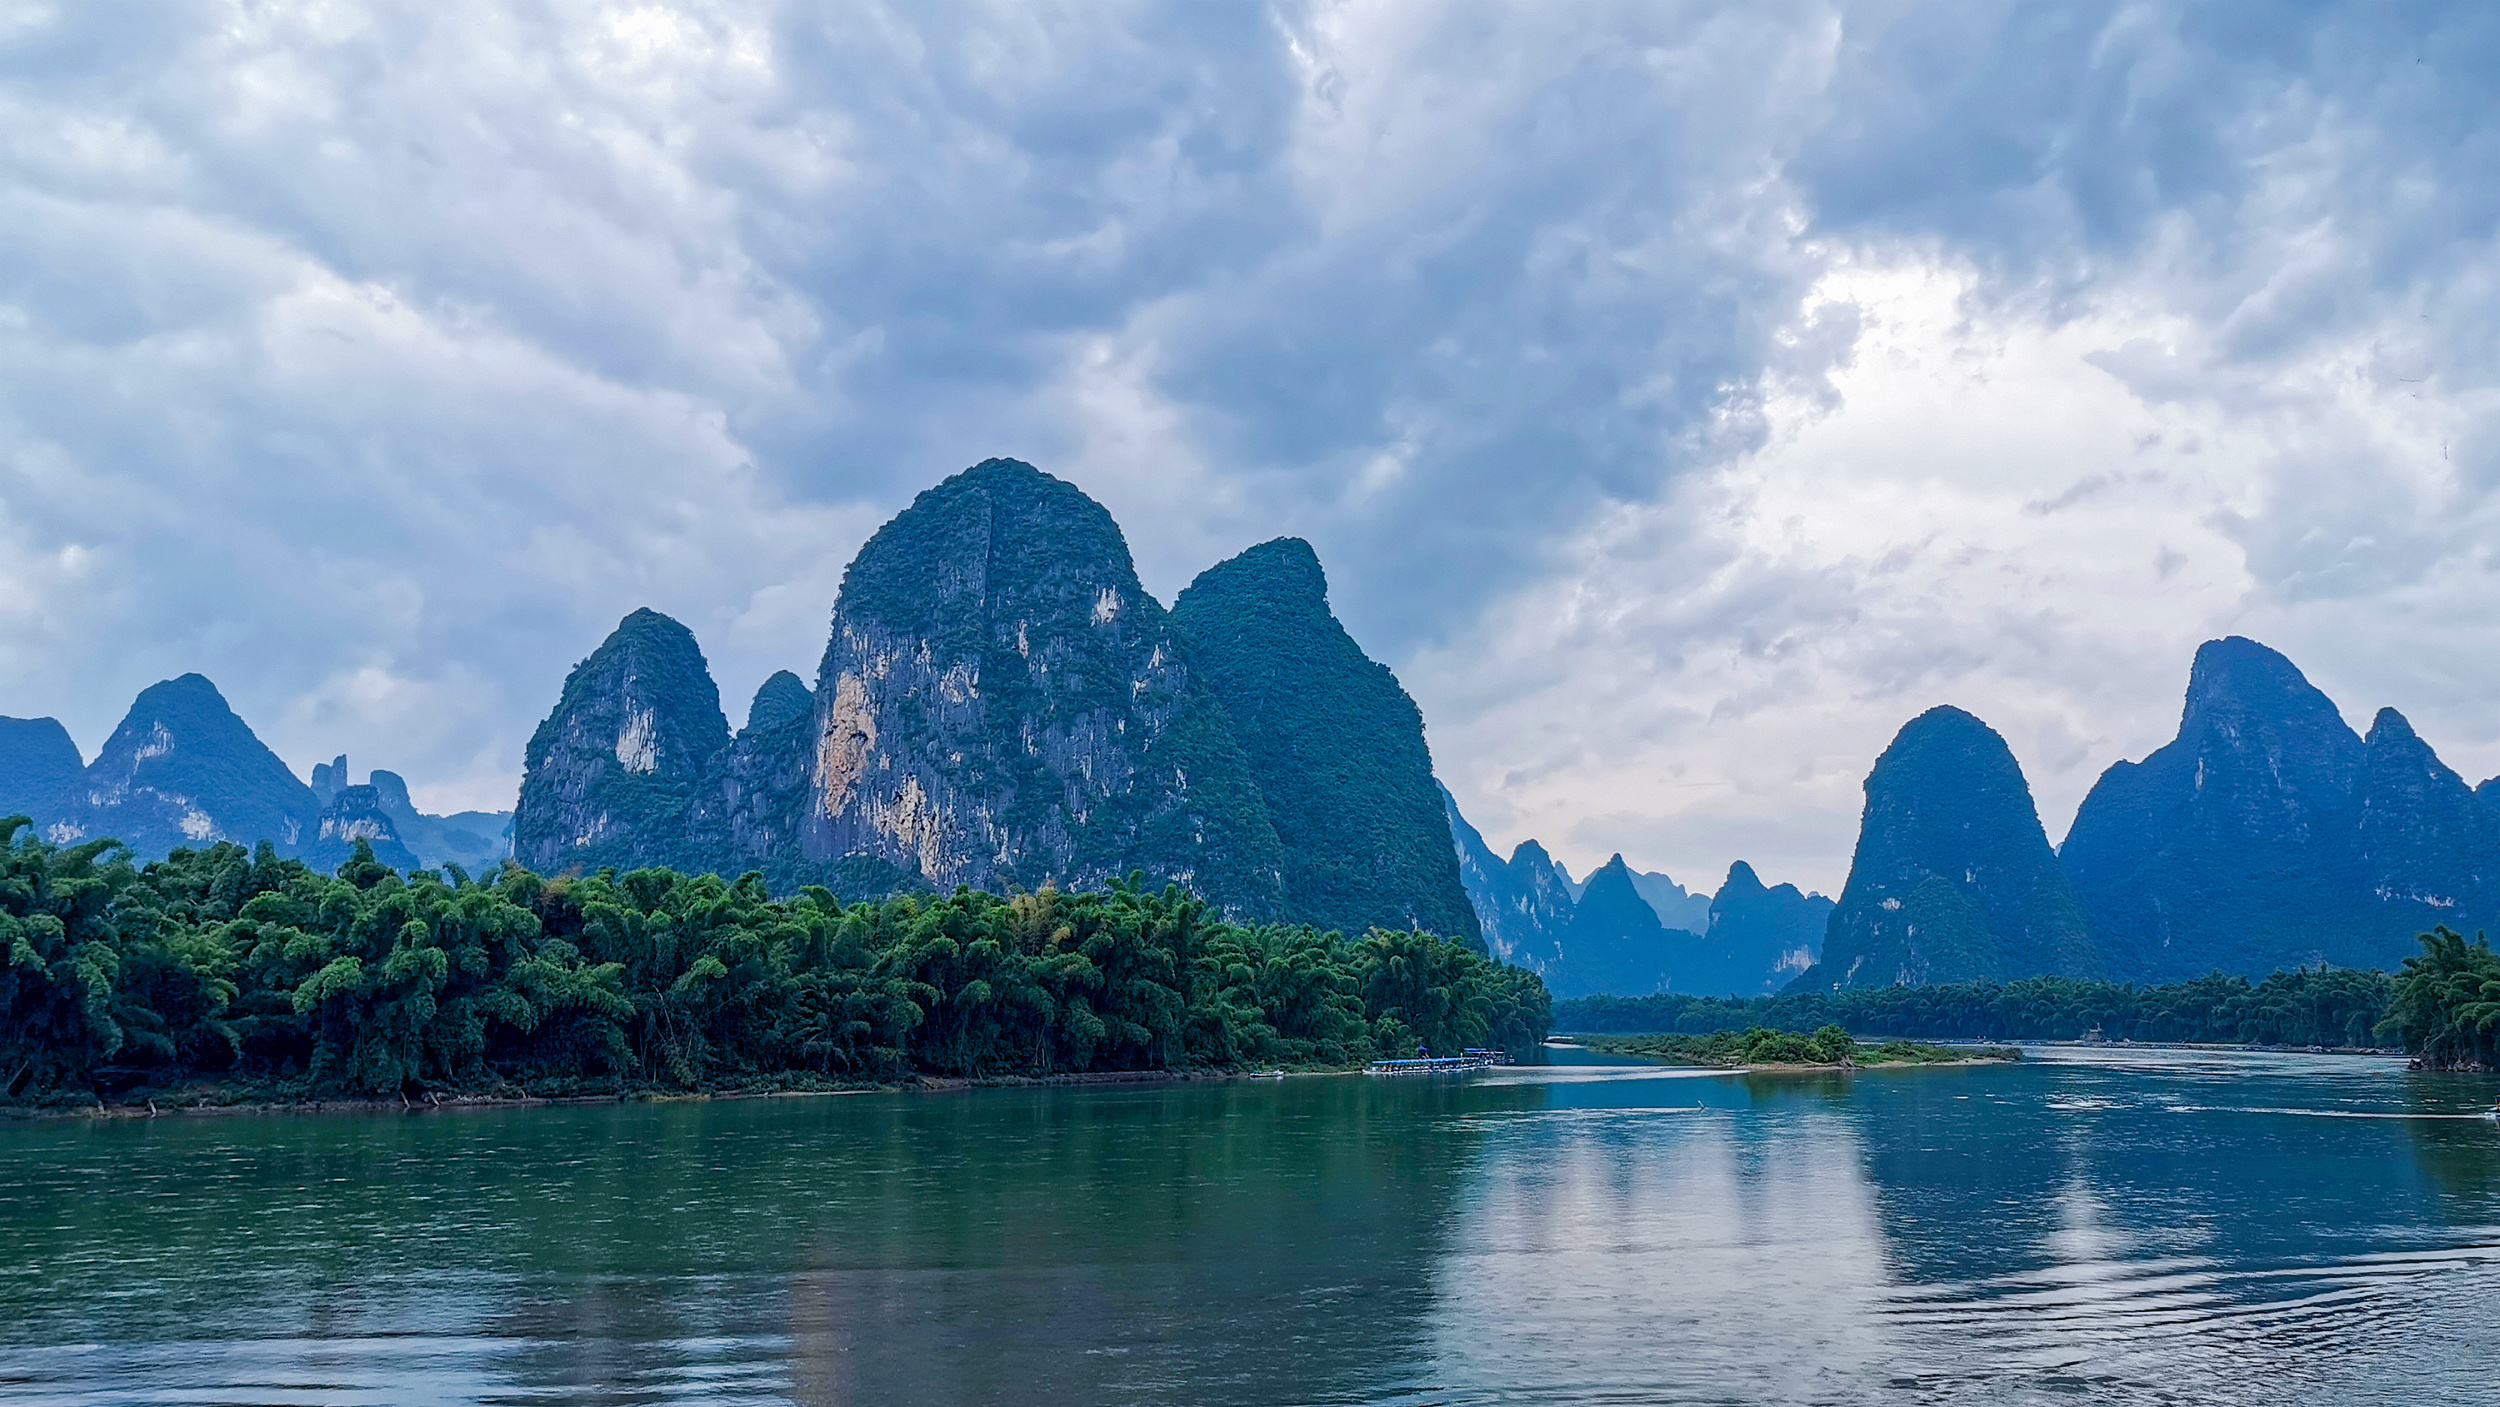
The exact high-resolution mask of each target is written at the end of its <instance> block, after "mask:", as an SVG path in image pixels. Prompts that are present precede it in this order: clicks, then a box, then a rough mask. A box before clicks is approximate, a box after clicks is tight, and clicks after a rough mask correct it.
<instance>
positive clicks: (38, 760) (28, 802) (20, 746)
mask: <svg viewBox="0 0 2500 1407" xmlns="http://www.w3.org/2000/svg"><path fill="white" fill-rule="evenodd" d="M85 768H86V763H85V762H84V761H83V760H82V759H81V758H80V757H79V756H78V744H76V743H75V742H72V741H71V740H70V736H69V730H68V729H67V728H64V727H62V726H61V720H59V719H57V718H0V816H27V817H31V818H33V820H34V822H35V824H36V826H37V827H38V828H41V827H43V826H45V825H49V824H51V823H52V822H54V821H57V820H59V819H60V817H61V814H62V812H63V810H64V809H66V808H67V807H68V805H69V802H70V796H71V793H73V792H74V791H75V790H76V789H77V787H78V774H79V773H80V772H82V771H84V770H85Z"/></svg>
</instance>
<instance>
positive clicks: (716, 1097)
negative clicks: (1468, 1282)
mask: <svg viewBox="0 0 2500 1407" xmlns="http://www.w3.org/2000/svg"><path fill="white" fill-rule="evenodd" d="M1358 1072H1359V1067H1352V1066H1349V1067H1344V1068H1337V1067H1329V1068H1314V1069H1294V1070H1286V1071H1282V1072H1278V1071H1274V1070H1251V1069H1246V1068H1245V1069H1240V1070H1230V1069H1226V1070H1079V1071H1064V1072H1061V1073H1057V1074H1049V1075H1009V1074H1001V1075H916V1076H913V1077H911V1078H908V1079H904V1080H899V1081H884V1082H876V1081H850V1082H844V1081H830V1080H828V1081H811V1082H806V1083H757V1084H754V1085H743V1086H724V1087H721V1088H717V1089H693V1090H689V1089H674V1088H666V1087H659V1086H653V1087H647V1088H645V1087H637V1088H629V1089H618V1090H608V1091H600V1092H597V1093H580V1094H532V1093H530V1092H528V1091H526V1090H513V1089H507V1090H488V1091H477V1090H469V1091H442V1090H429V1091H426V1092H424V1093H422V1094H417V1095H414V1096H395V1097H390V1098H373V1097H365V1096H321V1095H311V1094H287V1093H275V1092H272V1091H269V1090H267V1089H265V1088H253V1087H249V1086H231V1085H194V1086H186V1087H183V1088H181V1089H179V1090H164V1091H152V1092H149V1093H148V1094H146V1095H144V1096H143V1097H139V1098H135V1099H134V1098H127V1097H124V1098H116V1099H112V1100H104V1099H98V1100H95V1101H93V1102H89V1103H80V1104H70V1103H61V1104H53V1105H25V1104H17V1105H0V1123H6V1122H19V1123H27V1122H36V1121H42V1120H54V1119H156V1118H174V1117H193V1118H196V1117H215V1116H218V1115H228V1114H427V1113H450V1112H455V1111H458V1110H464V1109H532V1108H567V1107H579V1106H585V1105H599V1104H666V1103H706V1102H730V1101H736V1100H752V1099H821V1098H832V1097H835V1096H841V1095H855V1094H903V1093H910V1092H914V1091H919V1092H928V1093H941V1092H946V1091H952V1090H966V1089H1014V1088H1049V1087H1073V1088H1110V1087H1118V1086H1124V1085H1169V1084H1190V1083H1207V1082H1218V1081H1224V1080H1249V1079H1274V1078H1276V1077H1277V1075H1278V1074H1279V1073H1282V1074H1287V1075H1345V1074H1354V1073H1358Z"/></svg>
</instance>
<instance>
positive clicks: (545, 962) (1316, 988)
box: [0, 818, 1551, 1106]
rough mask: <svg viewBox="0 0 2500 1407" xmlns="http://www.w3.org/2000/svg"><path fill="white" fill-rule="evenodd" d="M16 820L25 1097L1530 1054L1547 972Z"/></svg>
mask: <svg viewBox="0 0 2500 1407" xmlns="http://www.w3.org/2000/svg"><path fill="white" fill-rule="evenodd" d="M28 829H29V828H28V826H27V825H26V823H25V821H24V820H23V818H14V819H8V820H0V956H5V962H0V1102H7V1103H13V1104H19V1105H34V1106H43V1105H80V1104H93V1103H96V1102H98V1101H99V1100H103V1099H109V1100H115V1101H120V1102H139V1101H144V1100H147V1099H173V1100H176V1101H180V1100H182V1099H185V1098H190V1099H208V1100H219V1101H223V1100H234V1099H247V1100H255V1101H272V1102H279V1101H293V1100H298V1099H306V1098H319V1097H367V1098H372V1097H382V1098H397V1097H403V1096H410V1097H413V1096H418V1095H424V1094H436V1095H440V1094H444V1093H469V1094H481V1093H483V1094H512V1095H521V1094H528V1095H540V1096H562V1095H589V1094H605V1093H622V1092H631V1091H636V1090H648V1091H667V1090H688V1091H692V1090H707V1089H755V1088H767V1087H776V1086H782V1087H786V1086H808V1085H816V1086H829V1085H834V1084H841V1083H891V1082H895V1081H899V1080H904V1079H910V1078H915V1077H919V1076H943V1077H958V1078H981V1077H994V1076H1055V1075H1064V1074H1077V1073H1085V1072H1095V1071H1156V1070H1172V1071H1180V1070H1207V1069H1227V1068H1248V1067H1347V1066H1357V1065H1361V1064H1362V1063H1364V1062H1366V1061H1369V1060H1371V1059H1374V1058H1377V1057H1379V1056H1383V1055H1411V1054H1413V1053H1414V1051H1415V1048H1416V1047H1417V1046H1418V1045H1423V1046H1428V1047H1430V1048H1431V1049H1433V1050H1436V1051H1456V1050H1459V1049H1463V1048H1465V1047H1469V1046H1496V1047H1501V1048H1504V1049H1507V1050H1510V1051H1512V1052H1513V1053H1514V1054H1515V1055H1519V1056H1525V1055H1527V1054H1528V1053H1529V1052H1531V1051H1533V1050H1534V1049H1535V1048H1536V1047H1537V1045H1538V1044H1539V1043H1540V1042H1541V1041H1542V1040H1543V1039H1544V1037H1545V1035H1546V1032H1547V1030H1548V1028H1549V1024H1550V1020H1551V1001H1550V998H1549V997H1548V996H1547V994H1546V991H1545V988H1544V985H1543V983H1542V982H1541V981H1539V980H1538V978H1537V977H1536V976H1535V975H1534V974H1533V973H1530V972H1527V971H1525V970H1523V969H1520V968H1516V967H1510V966H1506V965H1503V964H1499V963H1496V962H1493V961H1490V960H1488V959H1486V958H1484V957H1481V956H1479V955H1477V954H1475V953H1473V952H1471V951H1469V950H1468V949H1467V948H1465V947H1464V946H1462V945H1460V944H1458V943H1455V942H1450V941H1447V940H1444V939H1442V938H1439V937H1436V936H1434V935H1431V934H1427V933H1421V932H1385V931H1379V930H1374V931H1372V932H1370V933H1367V934H1364V935H1361V936H1357V937H1352V938H1349V937H1345V936H1343V935H1340V934H1337V933H1334V932H1325V931H1321V930H1318V929H1314V928H1311V927H1309V926H1306V925H1281V924H1236V923H1229V922H1224V921H1222V920H1221V919H1219V918H1218V917H1216V916H1215V915H1214V914H1212V913H1211V911H1210V910H1209V909H1208V907H1207V905H1206V904H1205V903H1203V902H1202V901H1200V900H1199V899H1197V898H1195V897H1193V896H1192V895H1190V894H1188V893H1186V892H1184V891H1182V890H1180V889H1177V888H1167V889H1163V890H1159V891H1150V890H1148V889H1146V888H1144V887H1143V886H1142V885H1140V884H1137V883H1135V882H1133V881H1132V882H1127V883H1121V884H1115V885H1113V886H1111V887H1110V888H1108V889H1106V890H1104V891H1101V892H1093V893H1070V894H1062V893H1058V892H1055V891H1053V890H1050V889H1047V888H1045V889H1043V890H1041V891H1040V892H1038V893H1033V894H1017V895H1009V896H1000V895H993V894H984V893H979V892H975V891H971V890H958V891H957V892H955V893H954V894H951V895H942V896H937V895H919V896H909V895H907V896H902V897H897V898H890V899H882V900H875V901H867V902H859V903H851V904H844V903H842V902H840V901H839V900H837V899H836V898H835V897H834V896H833V895H832V894H831V893H829V892H827V891H825V890H822V889H815V888H810V889H803V890H801V891H800V892H798V893H797V894H796V895H794V896H792V897H790V898H788V899H783V900H776V899H774V898H772V897H770V896H769V895H768V894H767V892H766V890H765V886H764V883H763V881H762V880H761V879H760V878H759V877H757V876H753V875H749V876H747V877H745V878H742V879H737V880H725V879H722V878H720V877H718V876H714V875H709V874H704V875H688V874H682V873H678V872H676V871H672V870H665V869H643V870H634V871H629V872H626V873H622V874H619V873H615V872H613V871H600V872H598V873H595V874H591V875H586V876H576V877H557V878H550V877H547V876H542V875H538V874H533V873H530V872H529V871H527V870H524V869H521V868H520V867H518V866H517V865H507V866H506V867H504V868H503V869H502V870H501V871H500V872H498V873H495V874H492V875H486V876H481V877H471V876H469V875H467V874H465V873H463V872H462V871H461V870H460V869H459V868H458V867H457V866H445V867H443V868H442V869H440V870H424V869H419V870H413V871H409V872H406V873H402V872H400V871H397V870H394V869H392V868H391V867H389V866H387V865H383V864H381V863H379V862H377V861H375V860H374V859H373V858H372V855H371V853H370V851H369V850H366V849H364V848H363V847H361V846H359V848H358V849H357V851H356V852H355V854H354V855H352V856H351V858H350V859H349V860H348V861H347V862H346V863H345V864H344V865H342V866H340V867H339V869H338V871H337V872H336V873H335V874H323V873H320V872H318V871H316V870H314V869H312V868H311V867H309V866H307V865H305V864H304V863H302V862H301V861H297V860H291V859H284V858H280V857H279V856H277V855H276V854H275V853H274V852H273V851H272V850H271V849H270V847H268V846H266V845H264V846H261V847H259V849H258V850H257V851H246V850H244V849H243V848H241V847H240V846H236V845H231V844H219V845H215V846H211V847H208V848H206V849H202V850H178V851H176V852H174V853H173V854H172V855H171V856H170V857H169V858H167V859H165V860H162V861H158V862H155V863H152V864H149V865H147V866H145V867H139V866H135V865H133V864H131V863H129V861H128V859H127V857H126V853H125V852H123V851H121V850H119V849H118V848H117V847H115V846H114V845H112V844H111V843H110V842H104V841H97V842H90V843H86V844H82V845H77V846H72V847H58V846H54V845H50V844H47V843H46V842H44V841H43V840H41V839H40V838H37V837H35V836H33V835H31V834H29V833H27V832H28Z"/></svg>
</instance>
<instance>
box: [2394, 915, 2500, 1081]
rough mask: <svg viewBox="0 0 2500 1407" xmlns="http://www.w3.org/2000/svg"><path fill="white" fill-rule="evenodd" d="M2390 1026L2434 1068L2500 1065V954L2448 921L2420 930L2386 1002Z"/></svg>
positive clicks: (2411, 1050)
mask: <svg viewBox="0 0 2500 1407" xmlns="http://www.w3.org/2000/svg"><path fill="white" fill-rule="evenodd" d="M2384 1027H2385V1029H2386V1030H2387V1032H2388V1033H2389V1034H2391V1035H2393V1036H2395V1037H2397V1038H2398V1039H2399V1040H2402V1041H2403V1042H2404V1047H2405V1049H2406V1050H2407V1051H2409V1052H2411V1053H2412V1054H2414V1055H2417V1056H2420V1057H2421V1059H2422V1061H2423V1063H2424V1064H2427V1065H2429V1066H2431V1067H2433V1068H2434V1069H2483V1070H2489V1069H2493V1068H2500V956H2495V955H2494V954H2493V953H2492V951H2491V944H2490V943H2489V942H2488V941H2487V940H2485V939H2484V938H2482V937H2481V936H2479V935H2477V936H2476V937H2475V939H2474V941H2473V942H2471V943H2468V942H2466V941H2465V936H2464V935H2463V934H2460V933H2456V932H2453V931H2451V930H2450V929H2448V928H2447V927H2445V926H2444V925H2443V926H2441V927H2439V928H2435V929H2433V930H2431V931H2430V932H2428V933H2425V934H2423V935H2422V951H2421V952H2420V953H2419V954H2418V955H2416V956H2414V957H2409V958H2406V959H2405V965H2404V971H2403V972H2401V973H2399V974H2397V977H2396V982H2395V990H2394V993H2393V995H2392V996H2391V998H2390V999H2389V1001H2388V1004H2387V1019H2386V1021H2385V1023H2384Z"/></svg>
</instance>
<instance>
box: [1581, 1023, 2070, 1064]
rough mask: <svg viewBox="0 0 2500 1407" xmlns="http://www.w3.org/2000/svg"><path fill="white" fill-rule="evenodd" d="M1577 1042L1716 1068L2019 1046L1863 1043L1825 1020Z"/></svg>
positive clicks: (1947, 1057)
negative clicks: (1790, 1027) (1804, 1029)
mask: <svg viewBox="0 0 2500 1407" xmlns="http://www.w3.org/2000/svg"><path fill="white" fill-rule="evenodd" d="M1581 1044H1583V1045H1585V1046H1587V1047H1588V1048H1589V1049H1590V1050H1594V1051H1600V1052H1603V1053H1605V1054H1608V1055H1637V1056H1640V1057H1642V1058H1643V1059H1647V1060H1663V1061H1666V1062H1668V1063H1669V1064H1674V1065H1707V1066H1713V1067H1716V1068H1719V1069H1732V1068H1734V1067H1736V1066H1739V1065H1831V1066H1863V1065H1958V1064H1964V1063H1967V1062H1969V1061H1973V1060H2020V1059H2021V1058H2022V1052H2021V1051H2019V1050H2015V1049H2012V1048H2011V1047H2006V1046H1942V1045H1927V1044H1924V1043H1921V1042H1918V1041H1903V1040H1891V1041H1883V1042H1880V1043H1876V1044H1861V1043H1859V1042H1858V1041H1857V1040H1855V1039H1853V1038H1852V1037H1851V1036H1850V1034H1849V1033H1848V1032H1847V1031H1845V1030H1843V1029H1841V1028H1840V1027H1838V1026H1825V1027H1822V1028H1821V1029H1819V1030H1816V1031H1813V1032H1811V1033H1800V1032H1796V1031H1775V1030H1772V1029H1771V1028H1769V1027H1767V1026H1748V1027H1746V1028H1745V1029H1744V1030H1742V1031H1713V1032H1711V1033H1710V1034H1709V1035H1706V1036H1686V1035H1669V1034H1658V1035H1643V1036H1590V1037H1587V1038H1586V1039H1584V1040H1583V1041H1582V1042H1581Z"/></svg>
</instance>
